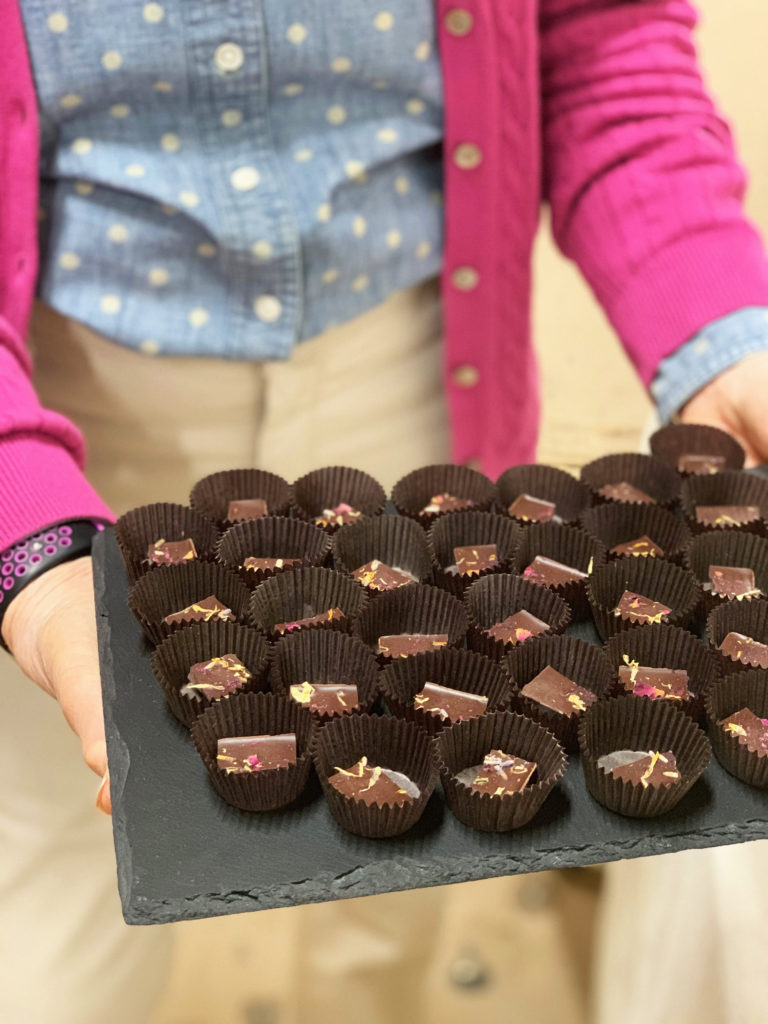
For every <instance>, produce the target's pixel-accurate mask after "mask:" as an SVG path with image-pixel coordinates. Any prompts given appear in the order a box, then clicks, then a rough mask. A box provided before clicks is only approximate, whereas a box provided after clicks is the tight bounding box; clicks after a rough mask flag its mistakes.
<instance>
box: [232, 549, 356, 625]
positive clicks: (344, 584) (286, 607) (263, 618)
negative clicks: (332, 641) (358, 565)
mask: <svg viewBox="0 0 768 1024" xmlns="http://www.w3.org/2000/svg"><path fill="white" fill-rule="evenodd" d="M367 603H368V595H367V594H366V592H365V590H364V589H363V588H362V587H361V586H360V585H359V583H356V582H355V581H354V580H352V579H350V578H349V576H345V575H344V574H343V573H340V572H336V570H335V569H322V568H317V567H314V566H313V567H311V568H307V569H295V570H294V571H293V572H284V573H280V574H279V575H278V576H273V577H272V578H271V579H268V580H266V581H265V582H264V583H262V584H260V585H259V586H258V587H257V588H256V589H255V590H254V591H253V593H252V594H251V600H250V618H251V622H252V623H253V624H254V625H255V626H257V627H258V628H259V629H262V630H264V632H265V633H268V634H269V635H270V636H272V637H278V636H280V634H279V633H278V632H277V631H276V630H275V626H276V625H278V624H279V623H281V622H296V621H297V620H299V619H304V618H308V617H309V615H310V614H312V615H319V614H321V613H322V612H327V611H329V610H330V609H331V608H340V609H341V610H342V611H343V612H344V617H343V618H341V619H332V620H330V621H327V622H323V623H317V624H316V625H313V626H304V627H302V628H303V629H338V630H341V631H342V632H343V633H348V632H349V631H350V630H351V629H352V627H353V625H354V622H355V619H357V617H358V616H359V615H360V614H361V613H362V611H363V609H364V608H365V606H366V604H367ZM309 608H311V609H313V610H312V612H311V613H310V612H309V611H308V610H307V609H309Z"/></svg>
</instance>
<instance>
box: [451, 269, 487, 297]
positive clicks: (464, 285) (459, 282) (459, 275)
mask: <svg viewBox="0 0 768 1024" xmlns="http://www.w3.org/2000/svg"><path fill="white" fill-rule="evenodd" d="M479 282H480V275H479V274H478V272H477V271H476V270H475V268H474V267H456V269H455V270H454V271H453V272H452V274H451V284H452V285H453V287H454V288H458V290H459V291H460V292H472V291H474V290H475V288H477V286H478V284H479Z"/></svg>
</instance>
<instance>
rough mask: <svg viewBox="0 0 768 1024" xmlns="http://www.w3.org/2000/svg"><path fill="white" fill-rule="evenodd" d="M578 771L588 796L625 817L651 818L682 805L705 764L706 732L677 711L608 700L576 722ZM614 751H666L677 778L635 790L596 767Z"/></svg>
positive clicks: (641, 702)
mask: <svg viewBox="0 0 768 1024" xmlns="http://www.w3.org/2000/svg"><path fill="white" fill-rule="evenodd" d="M579 747H580V748H581V766H582V769H583V771H584V779H585V781H586V784H587V789H588V790H589V793H590V795H591V796H592V797H593V798H594V799H595V800H597V802H598V803H600V804H602V805H603V807H607V808H608V810H609V811H615V812H616V813H617V814H623V815H624V816H625V817H628V818H655V817H658V815H660V814H664V813H666V812H667V811H670V810H671V809H672V808H673V807H674V806H675V805H676V804H678V803H679V802H680V800H682V798H683V797H684V796H685V794H686V793H687V792H688V790H689V789H690V788H691V787H692V786H693V785H694V783H695V782H696V781H697V779H698V778H699V776H700V775H701V773H702V772H703V771H704V769H705V768H706V767H707V765H708V764H709V759H710V755H711V747H710V745H709V740H708V739H707V736H706V733H705V732H703V730H701V729H699V727H698V726H697V725H696V724H695V722H693V721H691V719H690V718H689V716H688V715H685V714H683V712H682V711H679V710H678V709H677V708H672V707H669V706H668V705H666V704H663V703H661V702H660V701H657V700H638V699H637V698H636V697H632V696H627V697H614V698H613V699H611V700H606V701H600V702H599V703H598V704H593V705H592V707H590V708H587V710H586V711H585V712H584V714H583V715H582V716H581V722H580V723H579ZM615 750H645V751H649V750H659V751H662V752H663V751H665V750H671V751H672V752H673V753H674V755H675V759H676V761H677V768H678V771H679V772H680V779H679V780H677V781H676V782H673V783H672V784H671V785H669V786H658V787H654V786H648V787H646V788H643V786H642V785H640V784H637V785H635V784H634V783H632V782H625V781H624V780H623V779H617V778H615V777H614V776H613V775H611V774H610V773H609V772H604V771H603V769H602V768H599V767H598V765H597V761H598V758H600V757H602V756H603V755H604V754H611V753H613V752H614V751H615Z"/></svg>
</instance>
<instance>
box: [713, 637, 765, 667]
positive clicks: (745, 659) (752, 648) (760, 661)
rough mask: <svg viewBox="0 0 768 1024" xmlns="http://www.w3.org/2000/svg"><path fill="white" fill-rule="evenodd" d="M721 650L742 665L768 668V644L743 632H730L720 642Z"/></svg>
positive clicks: (727, 656)
mask: <svg viewBox="0 0 768 1024" xmlns="http://www.w3.org/2000/svg"><path fill="white" fill-rule="evenodd" d="M718 650H719V651H721V652H722V653H723V654H724V655H725V656H726V658H730V659H731V661H738V662H740V663H741V664H742V665H750V666H752V667H753V668H768V644H762V643H760V642H759V641H757V640H753V639H752V637H751V636H745V635H744V634H743V633H728V635H727V636H726V637H725V638H724V639H723V642H722V643H721V644H720V646H719V648H718Z"/></svg>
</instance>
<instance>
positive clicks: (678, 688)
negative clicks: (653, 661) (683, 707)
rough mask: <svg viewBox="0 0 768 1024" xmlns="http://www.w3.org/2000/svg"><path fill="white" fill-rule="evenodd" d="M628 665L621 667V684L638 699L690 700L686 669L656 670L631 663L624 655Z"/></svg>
mask: <svg viewBox="0 0 768 1024" xmlns="http://www.w3.org/2000/svg"><path fill="white" fill-rule="evenodd" d="M624 660H625V662H626V664H624V665H620V666H619V682H620V683H621V685H622V686H623V687H624V689H625V690H626V691H627V693H633V694H634V695H635V696H636V697H649V698H650V699H651V700H670V701H677V702H678V703H682V702H683V701H686V700H690V698H691V697H692V694H691V691H690V689H689V688H688V682H689V680H688V673H687V672H686V671H685V669H684V668H655V667H652V666H650V665H641V664H640V663H639V662H637V661H631V660H630V659H629V658H628V656H627V655H624Z"/></svg>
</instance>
